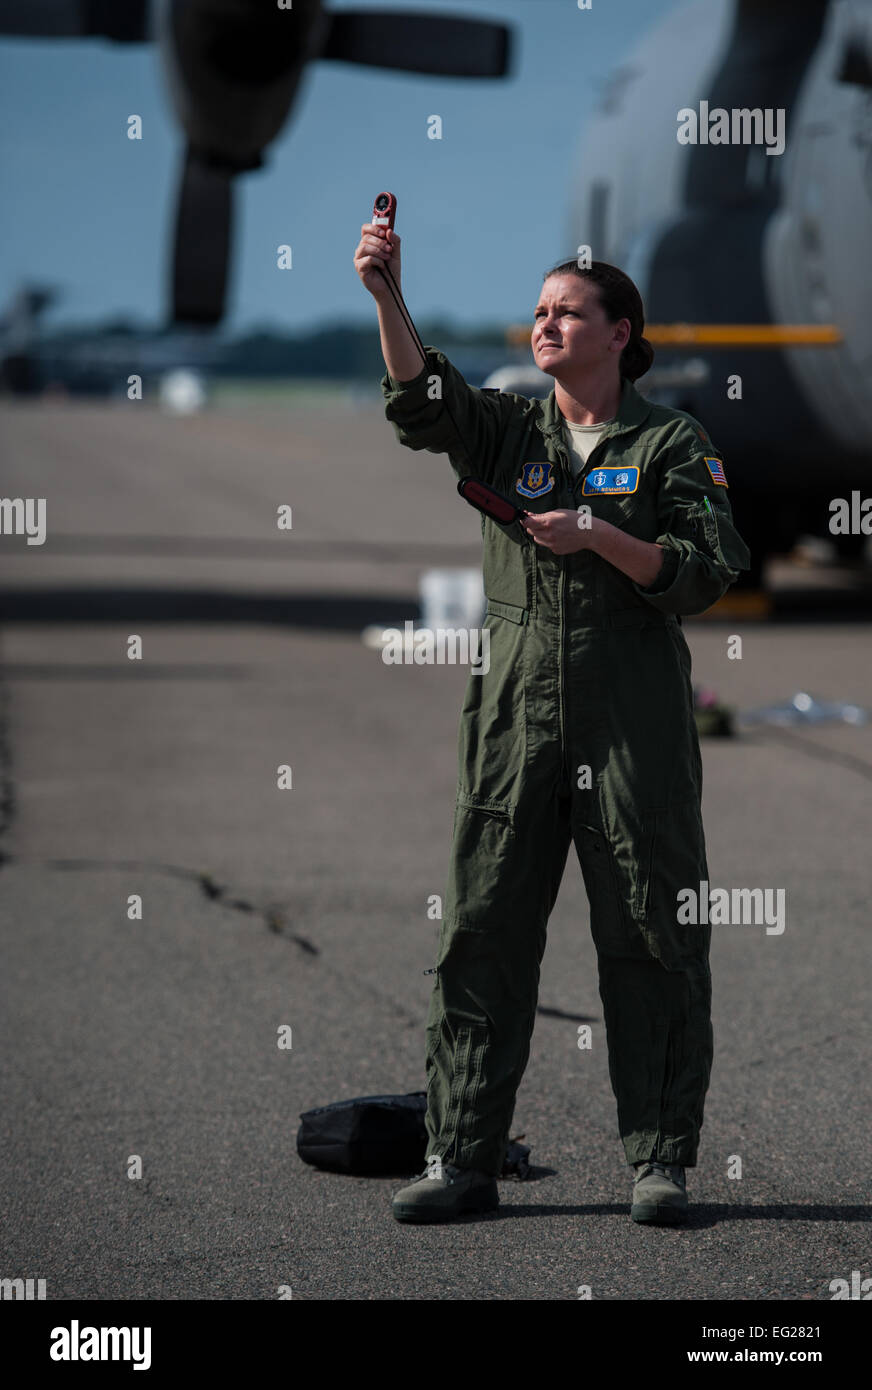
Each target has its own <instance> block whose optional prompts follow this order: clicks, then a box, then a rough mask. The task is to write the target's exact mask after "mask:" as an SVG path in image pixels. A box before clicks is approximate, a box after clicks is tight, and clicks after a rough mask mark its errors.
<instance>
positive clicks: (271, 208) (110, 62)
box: [0, 0, 677, 332]
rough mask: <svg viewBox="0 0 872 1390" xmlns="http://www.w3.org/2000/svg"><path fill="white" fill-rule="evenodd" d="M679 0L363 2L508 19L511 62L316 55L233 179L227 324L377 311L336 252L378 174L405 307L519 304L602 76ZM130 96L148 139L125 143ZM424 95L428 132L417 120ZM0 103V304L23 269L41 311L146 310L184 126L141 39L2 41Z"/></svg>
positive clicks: (525, 312)
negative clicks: (441, 74) (283, 261)
mask: <svg viewBox="0 0 872 1390" xmlns="http://www.w3.org/2000/svg"><path fill="white" fill-rule="evenodd" d="M120 2H121V0H119V3H120ZM22 3H23V4H26V3H27V0H22ZM676 3H677V0H593V3H592V8H591V9H590V10H584V11H582V10H579V9H578V6H577V4H576V0H454V2H453V3H450V0H449V2H448V3H446V4H445V5H439V4H434V3H432V0H401V3H392V4H385V3H383V0H366V4H365V6H364V5H363V0H361V7H365V8H372V9H376V8H379V9H385V10H391V9H397V8H405V9H409V10H413V9H414V10H429V11H438V10H440V9H442V10H443V11H444V12H445V13H450V14H466V15H470V16H474V17H481V18H494V19H504V20H506V21H507V22H509V23H511V24H513V25H514V26H515V31H516V34H515V57H514V63H513V74H512V76H511V77H510V78H509V79H508V80H504V81H492V80H491V81H484V80H469V81H460V80H458V79H444V78H443V79H434V78H428V77H420V76H415V75H411V74H409V75H406V74H400V73H391V72H382V71H379V70H377V69H374V68H369V69H367V68H362V67H361V68H355V67H352V66H350V65H343V64H338V63H318V64H314V65H311V66H310V67H309V69H308V71H307V72H306V74H305V75H304V77H303V81H302V83H301V87H300V89H299V91H298V95H297V101H296V105H295V107H294V109H293V110H292V113H291V116H290V119H289V120H288V122H287V124H286V125H285V127H284V129H283V130H282V132H281V134H280V136H279V137H278V139H277V140H276V141H275V142H274V143H273V145H272V146H270V148H269V150H268V152H267V157H266V165H265V168H264V169H262V170H260V171H258V172H256V173H253V174H250V175H246V176H244V177H243V178H242V179H240V180H239V182H238V184H237V222H236V233H237V234H236V240H235V246H234V256H233V262H232V270H231V278H230V289H229V298H228V308H229V312H228V315H227V318H226V320H225V329H226V330H227V331H230V332H237V331H239V330H242V329H245V328H249V327H252V326H254V325H260V326H263V325H266V324H269V325H273V326H276V327H281V328H284V329H288V330H291V331H297V330H300V329H303V328H305V326H306V325H307V324H316V325H318V326H323V325H325V324H329V323H330V322H332V321H335V320H337V319H347V318H352V319H356V320H357V321H359V322H367V321H370V320H371V319H372V318H373V307H372V301H371V299H370V298H369V296H368V295H367V294H366V292H365V291H364V289H363V288H362V286H361V285H360V282H359V280H358V278H357V276H356V274H355V272H354V268H353V266H352V260H351V258H352V255H353V253H354V248H355V246H356V244H357V241H358V239H359V236H360V225H361V223H362V222H363V221H365V220H368V218H369V215H370V212H371V209H372V201H373V197H374V195H375V193H377V192H378V191H379V190H380V189H382V188H390V189H392V190H393V192H395V193H396V195H397V198H398V216H397V231H398V232H399V233H400V235H401V236H402V238H403V259H404V267H403V289H404V296H405V298H406V300H407V302H408V304H409V308H410V310H411V312H412V315H413V317H414V318H415V319H416V320H420V319H422V318H425V317H427V316H428V315H430V314H439V315H442V316H447V317H450V318H451V319H453V320H454V321H455V322H456V323H458V324H461V325H464V326H471V325H473V324H477V323H480V322H482V321H483V320H487V321H496V322H505V321H507V320H515V319H525V318H526V317H527V316H529V314H530V313H531V311H532V307H533V304H534V302H535V296H536V294H537V293H538V289H539V286H540V283H541V272H542V271H543V270H544V268H545V267H546V266H547V265H549V264H550V263H552V262H553V261H555V260H557V259H558V258H560V257H563V256H565V255H567V254H570V253H571V252H572V249H573V248H572V247H571V246H568V245H567V212H568V202H569V190H570V178H571V174H572V169H573V165H574V162H575V160H576V159H577V154H578V147H579V143H580V138H581V134H582V129H583V125H584V122H585V119H586V117H587V116H588V114H589V113H590V112H591V110H592V109H593V106H594V104H595V102H596V100H597V95H598V92H599V87H600V84H601V82H602V80H603V79H604V78H605V77H606V76H607V75H608V73H609V71H610V70H611V69H612V68H613V67H615V66H616V65H617V64H618V63H620V62H622V61H624V60H625V59H626V58H627V56H628V54H629V53H630V51H631V49H632V47H633V45H634V44H635V43H636V42H637V40H638V39H639V38H640V37H641V36H642V35H644V34H645V33H647V32H648V31H649V30H650V29H651V28H652V27H654V26H655V25H656V24H657V22H658V20H659V19H660V18H661V17H662V16H664V15H666V14H667V13H669V12H670V11H671V10H672V9H673V8H675V5H676ZM332 8H335V9H343V8H353V6H346V5H342V4H335V5H334V6H333V7H332ZM134 113H135V114H137V115H140V116H141V117H142V120H143V139H142V140H141V141H131V140H128V139H127V135H126V131H127V117H128V116H129V115H131V114H134ZM432 113H438V114H439V115H440V116H441V117H442V121H443V139H442V140H441V141H435V140H428V139H427V136H426V121H427V117H428V116H429V115H430V114H432ZM0 117H2V119H0V186H2V190H3V198H2V206H3V212H2V214H0V307H3V306H5V305H6V303H7V301H8V299H9V297H10V295H11V293H12V292H13V290H14V289H15V288H16V286H18V285H19V284H20V283H21V282H22V281H25V280H27V281H39V282H45V281H48V282H50V283H53V284H56V285H59V286H61V287H62V288H63V298H62V299H61V301H59V303H58V304H57V307H56V308H54V309H53V310H52V311H50V313H49V314H48V315H47V316H46V320H45V322H46V326H47V327H49V326H50V327H54V326H59V325H61V324H64V323H73V322H74V323H81V322H90V321H93V320H100V319H102V318H104V317H105V316H106V315H109V314H112V315H116V314H132V315H133V316H135V317H136V318H139V319H144V320H145V321H146V322H149V323H153V324H157V323H160V322H161V321H162V319H163V308H164V302H165V294H166V285H167V277H168V268H169V255H170V237H171V231H172V224H173V211H174V201H175V189H176V182H177V177H178V168H179V160H180V156H181V149H182V137H181V132H180V128H179V126H178V125H177V124H176V122H175V117H174V115H173V112H172V109H171V106H170V102H169V99H168V96H167V92H166V86H165V80H164V75H163V71H162V69H161V66H160V62H159V59H158V54H157V50H156V47H155V45H153V44H148V45H137V46H132V47H128V46H121V45H115V44H109V43H105V42H99V41H89V42H87V43H79V42H74V41H68V42H63V41H52V42H45V41H36V40H20V39H0ZM460 209H462V210H463V212H462V213H460V211H459V210H460ZM280 243H289V244H290V245H291V246H292V248H293V263H294V264H293V269H292V270H289V271H279V270H278V269H277V268H276V254H275V249H276V247H277V246H278V245H279V244H280Z"/></svg>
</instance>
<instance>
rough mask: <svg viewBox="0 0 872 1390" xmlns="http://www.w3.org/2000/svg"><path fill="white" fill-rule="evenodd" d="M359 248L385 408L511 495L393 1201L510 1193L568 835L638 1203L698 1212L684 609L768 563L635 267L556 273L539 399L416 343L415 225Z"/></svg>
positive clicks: (690, 746) (548, 296) (492, 569)
mask: <svg viewBox="0 0 872 1390" xmlns="http://www.w3.org/2000/svg"><path fill="white" fill-rule="evenodd" d="M361 232H362V235H361V241H360V244H359V246H358V248H357V251H356V253H355V266H356V268H357V270H358V273H359V275H360V277H361V280H362V282H363V284H364V285H365V287H366V288H367V289H368V290H369V291H370V292H371V293H372V294H373V296H374V298H375V299H376V302H377V306H378V315H379V324H380V330H381V342H382V350H383V354H384V359H385V364H386V366H387V375H386V376H385V377H384V379H383V381H382V389H383V392H384V395H385V399H386V414H387V417H388V419H389V420H390V421H391V422H392V423H393V426H394V429H395V430H396V432H397V435H398V437H399V439H400V441H401V442H402V443H403V444H406V445H407V446H408V447H409V448H411V449H427V450H429V451H431V452H434V453H447V454H448V456H449V459H450V461H451V464H452V467H453V468H454V470H455V472H456V473H457V474H458V475H459V476H461V477H464V476H467V475H470V474H472V475H474V476H476V477H478V478H481V479H483V480H484V481H485V482H488V483H490V484H491V485H492V486H494V487H496V488H497V489H498V490H499V491H500V492H503V493H505V494H506V495H507V496H509V495H510V496H512V497H513V499H514V500H515V501H516V503H517V505H518V506H520V507H522V508H523V509H524V510H525V511H526V513H527V515H526V517H525V519H524V521H523V522H522V523H520V524H519V523H514V524H512V525H510V526H501V525H498V524H497V523H496V522H495V521H493V520H491V519H490V518H485V519H483V523H482V531H483V540H484V557H483V570H484V583H485V593H486V596H487V617H486V619H485V624H486V627H487V629H488V630H489V633H490V669H489V671H488V673H487V674H486V675H481V674H475V673H471V674H470V677H469V681H468V685H467V693H466V698H465V702H464V707H463V712H462V716H461V721H460V735H459V782H458V793H457V803H456V809H455V817H454V839H453V848H452V855H451V866H450V874H449V886H448V893H447V895H446V900H445V911H444V916H443V921H442V925H441V933H440V943H439V952H438V956H437V962H436V964H437V975H436V983H435V985H434V988H433V994H432V998H431V1004H430V1012H429V1019H428V1024H427V1054H426V1068H427V1085H428V1108H427V1121H426V1122H427V1132H428V1136H429V1144H428V1158H427V1170H426V1172H425V1173H424V1174H422V1175H421V1177H420V1178H419V1179H418V1180H417V1181H415V1182H414V1183H412V1184H411V1185H409V1186H408V1187H406V1188H404V1189H403V1190H402V1191H400V1192H398V1193H397V1194H396V1196H395V1197H394V1200H393V1213H394V1216H395V1217H396V1218H397V1219H398V1220H400V1221H445V1220H450V1219H452V1218H454V1217H456V1216H457V1215H459V1214H460V1213H461V1212H464V1211H471V1210H487V1209H492V1208H494V1207H496V1206H497V1205H498V1201H499V1198H498V1193H497V1186H496V1177H497V1176H498V1175H499V1173H500V1171H501V1168H502V1164H503V1159H504V1155H505V1150H506V1144H507V1141H508V1135H509V1127H510V1124H511V1120H512V1115H513V1111H514V1105H515V1096H516V1092H517V1089H518V1086H519V1084H520V1081H521V1077H522V1076H523V1073H524V1069H525V1067H526V1064H527V1060H528V1057H529V1049H530V1039H531V1036H532V1031H533V1025H534V1022H535V1012H536V1002H537V993H538V982H539V967H540V962H541V959H542V955H543V952H544V949H545V936H546V926H547V921H548V917H549V915H550V912H551V910H552V908H553V906H554V903H555V901H556V897H557V892H558V888H559V886H560V881H561V878H562V875H563V870H564V867H565V864H566V858H567V854H568V850H569V844H570V841H572V842H574V844H575V849H576V853H577V855H578V859H579V863H580V866H581V871H582V875H583V878H584V883H585V888H586V891H587V895H588V899H589V903H590V917H591V931H592V934H593V938H594V943H595V946H596V950H597V960H598V972H599V990H600V997H601V999H602V1002H603V1012H604V1019H605V1026H606V1038H607V1045H608V1052H609V1074H610V1077H611V1081H612V1086H613V1089H614V1092H615V1096H616V1099H617V1107H618V1125H619V1130H620V1134H621V1139H622V1141H623V1146H624V1152H625V1155H626V1158H627V1162H628V1163H629V1164H631V1165H633V1167H634V1168H635V1183H634V1191H633V1204H632V1208H631V1215H632V1216H633V1218H634V1220H637V1221H650V1222H671V1221H677V1220H681V1219H682V1218H683V1216H684V1214H685V1211H686V1208H687V1196H686V1190H685V1175H684V1170H685V1168H686V1167H692V1166H694V1165H695V1164H696V1159H697V1149H698V1143H699V1131H700V1127H701V1125H702V1119H703V1105H704V1100H705V1094H706V1091H707V1088H708V1082H709V1075H710V1069H711V1058H712V1029H711V976H710V972H709V964H708V953H709V941H710V928H709V926H708V925H707V920H708V919H707V914H697V917H699V916H704V917H705V924H703V923H699V922H698V921H697V922H695V921H685V920H684V918H685V917H686V916H688V914H687V912H686V911H681V912H680V911H679V908H678V902H677V898H678V894H679V892H680V891H681V890H682V889H684V890H686V889H693V890H694V892H696V893H699V892H701V891H702V887H701V885H703V884H705V883H707V882H708V867H707V863H706V851H705V840H704V835H703V827H702V818H701V811H700V801H701V793H702V765H701V759H700V753H699V743H698V739H697V734H696V727H695V724H694V718H693V699H692V689H691V679H690V653H689V650H688V647H687V643H686V641H685V639H684V635H683V632H682V630H681V625H680V624H681V617H680V615H681V614H683V613H689V614H690V613H700V612H703V611H704V610H705V609H707V608H709V607H710V606H711V605H712V604H713V603H714V602H716V601H717V599H718V598H720V597H721V595H722V594H723V593H724V592H725V591H726V589H727V588H728V587H729V585H730V584H731V583H733V582H734V581H735V579H736V578H737V577H738V572H739V571H740V570H743V569H747V568H748V567H749V560H750V557H749V554H748V550H747V547H746V546H745V544H744V542H743V541H742V539H741V537H740V536H739V535H738V533H737V532H736V530H735V528H734V526H733V523H732V513H731V509H730V505H729V502H728V501H727V496H726V493H727V480H726V476H725V473H724V469H723V463H722V461H721V459H720V456H719V454H718V452H717V450H716V449H715V447H714V445H713V444H712V442H711V440H710V439H709V438H708V436H707V435H706V433H705V431H704V430H703V429H702V427H701V426H700V425H699V423H698V422H697V421H696V420H694V419H693V418H692V417H690V416H688V415H686V414H684V413H683V412H681V411H677V410H670V409H667V408H666V407H663V406H657V405H652V404H651V403H650V402H648V401H646V400H645V399H644V397H642V396H641V395H640V394H639V393H638V392H637V391H636V389H635V387H634V385H633V382H634V381H635V380H636V378H637V377H639V376H641V375H642V374H643V373H644V372H646V371H647V370H648V367H649V366H650V365H651V361H652V360H653V356H654V354H653V349H652V348H651V346H650V344H649V343H648V342H647V340H646V339H645V338H644V337H643V336H642V330H643V327H644V317H643V308H642V301H641V298H640V296H639V293H638V290H637V289H636V287H635V285H634V284H633V283H632V281H631V280H629V279H628V277H627V276H626V275H624V274H623V272H621V271H620V270H617V269H616V268H615V267H613V266H609V265H606V264H605V263H603V262H597V261H594V262H593V263H592V264H591V265H590V266H580V265H579V264H578V263H576V262H575V261H567V262H564V263H562V264H561V265H559V266H556V267H554V269H552V270H551V271H549V272H547V274H546V277H545V281H544V284H543V286H542V291H541V294H540V298H539V303H538V305H537V308H536V310H535V325H534V328H533V334H532V347H533V355H534V358H535V361H536V363H537V365H538V366H539V367H540V368H541V370H542V371H544V372H547V373H548V374H549V375H551V376H552V377H553V378H554V381H555V389H554V391H552V393H551V395H550V396H549V397H548V398H547V399H546V400H544V401H539V400H531V399H530V400H528V399H527V398H525V397H523V396H519V395H514V394H510V393H501V392H487V391H482V390H476V389H474V388H471V387H469V386H468V385H467V384H466V382H465V381H464V379H463V377H462V376H461V375H460V373H459V372H458V371H457V370H456V368H455V367H453V366H452V364H451V363H450V362H449V361H448V359H447V358H446V357H445V356H444V354H442V353H440V352H439V351H437V350H436V349H434V348H429V347H426V346H425V347H424V357H425V359H426V360H425V365H423V366H422V355H421V351H420V349H418V348H417V346H416V345H415V343H414V342H413V339H412V337H411V335H410V333H409V330H408V328H407V326H406V324H405V321H404V319H403V318H402V316H401V314H400V311H399V308H398V306H397V304H396V303H395V301H394V300H393V299H392V297H391V296H390V293H389V289H388V286H387V282H386V280H385V279H384V278H383V277H382V276H381V275H380V274H379V273H378V269H377V267H378V266H380V265H384V264H387V265H388V266H389V267H390V270H391V272H392V275H393V277H394V281H395V283H396V284H397V285H399V282H400V274H399V272H400V238H399V237H398V236H397V235H396V234H395V233H394V232H393V231H391V232H385V231H384V230H383V229H382V228H380V227H377V226H374V225H372V224H366V225H365V226H364V227H363V228H362V229H361Z"/></svg>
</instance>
